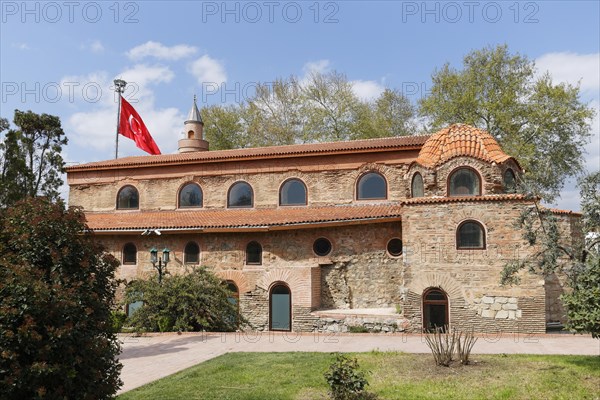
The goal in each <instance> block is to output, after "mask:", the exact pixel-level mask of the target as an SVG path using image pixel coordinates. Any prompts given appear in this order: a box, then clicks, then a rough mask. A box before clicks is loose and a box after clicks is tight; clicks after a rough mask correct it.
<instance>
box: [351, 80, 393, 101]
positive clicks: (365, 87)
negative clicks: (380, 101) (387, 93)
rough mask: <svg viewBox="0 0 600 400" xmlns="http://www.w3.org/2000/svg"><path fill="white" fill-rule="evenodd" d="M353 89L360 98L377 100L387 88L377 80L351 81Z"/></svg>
mask: <svg viewBox="0 0 600 400" xmlns="http://www.w3.org/2000/svg"><path fill="white" fill-rule="evenodd" d="M350 84H351V85H352V91H353V92H354V94H355V95H356V97H358V98H359V99H361V100H363V101H372V100H375V99H376V98H377V97H379V95H381V93H383V91H384V90H385V88H384V87H383V86H382V85H380V84H379V83H377V82H375V81H361V80H356V81H351V82H350Z"/></svg>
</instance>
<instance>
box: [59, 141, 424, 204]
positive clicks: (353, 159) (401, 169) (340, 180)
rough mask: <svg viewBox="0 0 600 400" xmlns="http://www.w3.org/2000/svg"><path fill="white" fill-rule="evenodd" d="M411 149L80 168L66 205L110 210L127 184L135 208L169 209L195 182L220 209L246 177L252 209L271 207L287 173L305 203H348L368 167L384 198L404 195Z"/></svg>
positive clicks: (206, 200) (72, 179)
mask: <svg viewBox="0 0 600 400" xmlns="http://www.w3.org/2000/svg"><path fill="white" fill-rule="evenodd" d="M415 156H416V153H414V152H410V151H408V152H405V153H403V152H396V151H394V152H384V153H380V154H377V153H375V154H355V155H338V156H330V157H328V158H327V159H326V160H322V159H320V157H312V158H309V159H297V160H293V161H288V162H286V160H263V161H260V162H259V161H240V162H239V163H236V166H235V167H234V166H232V165H229V164H232V163H221V164H215V165H212V164H207V165H197V166H179V167H164V168H145V169H141V170H134V169H131V170H127V169H123V170H118V171H115V172H111V171H102V172H80V173H70V174H69V185H70V193H69V204H70V205H78V206H82V207H84V208H85V209H86V210H88V211H113V210H115V205H116V198H117V193H118V191H119V189H120V188H122V187H123V186H125V185H133V186H135V187H136V188H137V189H138V192H139V194H140V209H141V210H174V209H176V208H177V194H178V192H179V189H180V188H181V187H182V186H183V185H184V184H186V183H188V182H196V183H198V184H199V185H200V187H201V188H202V191H203V197H204V207H205V208H225V207H226V206H227V193H228V190H229V188H230V187H231V185H232V184H233V183H235V182H237V181H242V180H243V181H246V182H248V183H249V184H250V185H251V186H252V188H253V190H254V205H255V207H256V208H261V207H276V206H277V205H278V201H279V188H280V186H281V184H282V183H283V182H284V181H285V180H286V179H289V178H298V179H301V180H302V181H304V183H305V184H306V186H307V190H308V202H309V205H328V204H351V203H354V202H356V200H355V198H356V181H357V179H358V178H359V177H360V176H361V175H362V174H364V173H365V172H368V171H377V172H380V173H381V174H383V175H384V176H385V178H386V180H387V182H388V198H389V199H390V200H400V199H403V198H405V194H406V192H407V182H406V179H405V174H406V172H407V169H408V166H407V163H408V161H409V160H410V159H411V158H412V157H415Z"/></svg>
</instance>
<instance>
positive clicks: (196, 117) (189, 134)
mask: <svg viewBox="0 0 600 400" xmlns="http://www.w3.org/2000/svg"><path fill="white" fill-rule="evenodd" d="M183 126H184V129H185V138H183V139H180V140H179V152H180V153H189V152H191V151H207V150H208V142H207V141H206V140H204V139H203V138H202V132H203V130H204V122H202V117H201V116H200V111H199V110H198V106H197V105H196V95H194V104H193V105H192V109H191V110H190V114H189V115H188V118H187V120H186V121H185V122H184V124H183Z"/></svg>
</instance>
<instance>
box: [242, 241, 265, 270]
mask: <svg viewBox="0 0 600 400" xmlns="http://www.w3.org/2000/svg"><path fill="white" fill-rule="evenodd" d="M246 264H250V265H261V264H262V246H261V245H260V243H258V242H254V241H252V242H250V243H248V245H246Z"/></svg>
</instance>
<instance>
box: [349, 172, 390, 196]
mask: <svg viewBox="0 0 600 400" xmlns="http://www.w3.org/2000/svg"><path fill="white" fill-rule="evenodd" d="M356 198H357V199H358V200H376V199H387V183H386V181H385V178H384V177H383V175H381V174H379V173H377V172H367V173H366V174H364V175H363V176H361V177H360V178H359V179H358V183H357V184H356Z"/></svg>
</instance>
